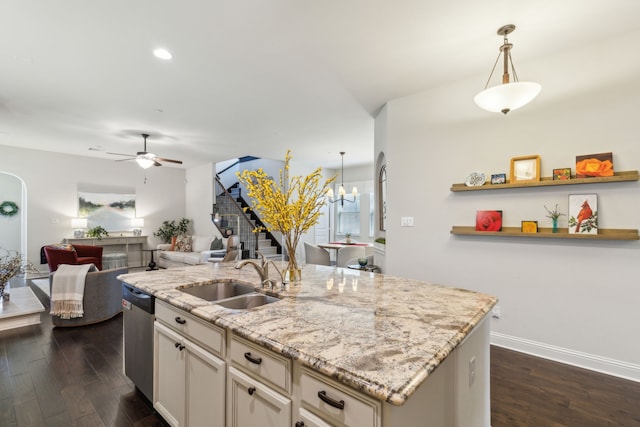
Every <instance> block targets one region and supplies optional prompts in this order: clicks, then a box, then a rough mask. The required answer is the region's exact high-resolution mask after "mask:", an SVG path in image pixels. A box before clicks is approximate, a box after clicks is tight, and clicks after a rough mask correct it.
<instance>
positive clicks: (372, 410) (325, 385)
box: [300, 368, 381, 427]
mask: <svg viewBox="0 0 640 427" xmlns="http://www.w3.org/2000/svg"><path fill="white" fill-rule="evenodd" d="M300 396H301V399H302V405H303V406H306V407H308V408H310V409H312V410H314V412H315V413H316V414H318V415H319V416H320V417H321V418H323V419H325V420H327V421H329V422H339V423H343V424H345V425H348V426H355V425H357V426H366V427H376V426H379V425H380V422H381V421H380V416H381V405H380V402H377V401H375V400H374V399H369V398H367V397H365V396H363V395H358V394H356V393H355V392H353V391H350V390H347V389H346V387H344V386H341V385H340V384H337V383H335V382H334V381H331V380H329V379H328V378H323V377H320V376H319V375H318V374H316V373H315V372H311V371H309V370H307V369H306V368H303V371H302V374H301V376H300Z"/></svg>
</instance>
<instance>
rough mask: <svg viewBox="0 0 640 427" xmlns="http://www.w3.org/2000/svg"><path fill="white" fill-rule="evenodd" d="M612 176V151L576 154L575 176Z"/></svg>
mask: <svg viewBox="0 0 640 427" xmlns="http://www.w3.org/2000/svg"><path fill="white" fill-rule="evenodd" d="M598 176H613V153H599V154H587V155H584V156H576V178H590V177H598Z"/></svg>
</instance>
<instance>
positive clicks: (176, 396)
mask: <svg viewBox="0 0 640 427" xmlns="http://www.w3.org/2000/svg"><path fill="white" fill-rule="evenodd" d="M153 335H154V339H153V345H154V352H153V354H154V358H153V407H154V408H155V409H156V410H157V411H158V413H159V414H160V415H162V417H163V418H164V419H165V420H166V421H167V422H168V423H169V424H171V425H172V426H174V427H179V426H184V425H185V424H184V410H185V400H184V396H185V358H186V352H185V351H184V349H185V347H183V346H184V343H183V341H184V339H183V338H182V336H180V335H178V334H176V333H175V332H173V331H172V330H171V329H169V328H167V327H165V326H164V325H161V324H160V323H158V322H155V323H154V334H153Z"/></svg>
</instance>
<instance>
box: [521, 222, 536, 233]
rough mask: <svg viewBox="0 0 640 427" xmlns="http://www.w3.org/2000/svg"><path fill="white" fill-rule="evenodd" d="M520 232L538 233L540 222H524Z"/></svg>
mask: <svg viewBox="0 0 640 427" xmlns="http://www.w3.org/2000/svg"><path fill="white" fill-rule="evenodd" d="M520 231H522V232H523V233H537V232H538V221H522V222H521V223H520Z"/></svg>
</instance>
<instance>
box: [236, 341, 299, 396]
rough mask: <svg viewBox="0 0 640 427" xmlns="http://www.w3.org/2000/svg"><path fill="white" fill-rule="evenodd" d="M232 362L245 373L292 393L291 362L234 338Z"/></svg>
mask: <svg viewBox="0 0 640 427" xmlns="http://www.w3.org/2000/svg"><path fill="white" fill-rule="evenodd" d="M229 351H230V356H231V361H232V362H233V364H234V365H236V366H238V367H240V368H242V369H243V370H244V371H246V372H248V373H250V374H253V375H255V376H256V377H258V379H261V380H264V381H266V382H268V383H271V384H273V385H275V386H277V387H280V388H281V389H282V390H284V391H285V392H287V393H291V361H290V360H289V359H287V358H286V357H283V356H280V355H278V354H275V353H273V352H271V351H269V350H267V349H265V348H262V347H259V346H257V345H255V344H252V343H250V342H248V341H246V340H244V339H242V338H239V337H236V336H232V337H231V347H230V350H229Z"/></svg>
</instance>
